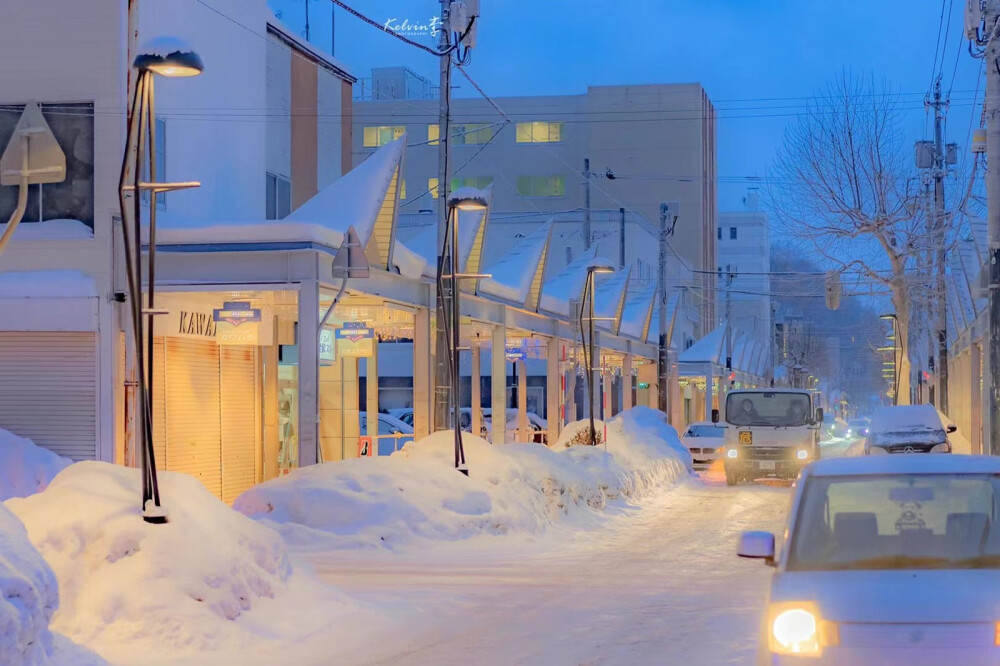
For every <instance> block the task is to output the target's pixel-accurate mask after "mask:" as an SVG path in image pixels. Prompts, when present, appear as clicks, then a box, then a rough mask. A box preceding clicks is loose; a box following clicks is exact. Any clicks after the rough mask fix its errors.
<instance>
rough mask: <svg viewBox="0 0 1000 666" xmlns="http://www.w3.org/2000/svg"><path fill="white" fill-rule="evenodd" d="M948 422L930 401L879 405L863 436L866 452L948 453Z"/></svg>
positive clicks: (949, 451)
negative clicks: (865, 435)
mask: <svg viewBox="0 0 1000 666" xmlns="http://www.w3.org/2000/svg"><path fill="white" fill-rule="evenodd" d="M955 430H956V427H955V425H954V424H951V423H949V424H948V425H947V426H946V425H945V424H944V423H942V422H941V417H940V416H939V415H938V412H937V410H936V409H934V407H933V406H932V405H894V406H890V407H879V408H878V409H876V410H875V413H874V414H873V415H872V424H871V427H870V428H869V429H868V438H867V439H866V440H865V453H866V454H868V455H882V454H886V453H951V442H949V441H948V433H952V432H955Z"/></svg>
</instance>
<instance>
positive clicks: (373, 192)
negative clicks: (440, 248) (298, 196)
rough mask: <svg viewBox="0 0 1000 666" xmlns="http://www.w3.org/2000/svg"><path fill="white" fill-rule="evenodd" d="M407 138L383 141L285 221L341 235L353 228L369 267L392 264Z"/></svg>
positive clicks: (386, 267)
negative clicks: (400, 180)
mask: <svg viewBox="0 0 1000 666" xmlns="http://www.w3.org/2000/svg"><path fill="white" fill-rule="evenodd" d="M405 148H406V134H403V135H402V136H401V137H399V138H398V139H396V140H395V141H393V142H392V143H388V144H386V145H384V146H382V147H381V148H379V149H378V150H376V151H375V152H374V153H372V154H371V155H369V157H368V159H366V160H365V161H364V162H362V163H361V164H360V165H358V166H356V167H355V168H354V169H352V170H350V171H348V172H347V173H346V174H344V175H343V176H342V177H341V178H340V179H338V180H335V181H334V182H333V183H331V184H330V185H327V186H326V187H325V188H323V189H322V190H320V191H319V192H318V193H317V194H316V195H315V196H313V197H312V198H311V199H309V200H308V201H306V202H305V203H304V204H302V205H301V206H299V207H298V208H296V209H295V210H294V211H292V212H291V214H289V215H288V216H287V217H285V219H284V221H283V222H284V223H289V222H299V223H309V224H319V225H321V226H324V227H328V228H330V229H333V230H335V231H339V232H341V233H346V231H347V228H348V227H350V226H353V227H354V228H355V230H357V232H358V237H359V238H360V240H361V244H362V245H363V246H364V248H365V254H366V255H367V256H368V260H369V261H370V262H371V264H372V266H375V267H378V268H381V269H383V270H388V269H389V267H390V266H392V265H393V262H392V249H393V247H392V246H393V243H394V241H395V239H396V218H397V213H398V210H399V187H398V184H399V177H400V176H399V172H400V165H401V164H402V160H403V153H404V152H405Z"/></svg>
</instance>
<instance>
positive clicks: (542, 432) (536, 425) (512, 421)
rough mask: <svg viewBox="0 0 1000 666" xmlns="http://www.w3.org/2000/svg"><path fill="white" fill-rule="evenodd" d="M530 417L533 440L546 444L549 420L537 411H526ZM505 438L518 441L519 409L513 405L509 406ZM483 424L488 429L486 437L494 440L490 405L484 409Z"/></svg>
mask: <svg viewBox="0 0 1000 666" xmlns="http://www.w3.org/2000/svg"><path fill="white" fill-rule="evenodd" d="M526 415H527V417H528V428H529V429H530V430H531V431H532V432H533V435H532V438H531V441H533V442H538V443H540V444H545V443H546V442H547V441H548V433H547V432H546V431H547V430H548V427H549V424H548V421H546V420H545V419H543V418H542V417H541V416H539V415H538V414H536V413H535V412H526ZM506 417H507V418H506V424H505V431H506V434H505V435H504V440H505V441H507V442H516V441H518V439H519V437H518V433H517V410H516V409H514V408H513V407H508V408H507V414H506ZM483 426H484V428H485V430H486V435H485V436H486V437H487V438H488V439H490V440H491V441H492V434H493V410H492V409H490V408H489V407H487V408H485V409H483Z"/></svg>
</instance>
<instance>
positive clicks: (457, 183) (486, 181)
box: [451, 176, 493, 190]
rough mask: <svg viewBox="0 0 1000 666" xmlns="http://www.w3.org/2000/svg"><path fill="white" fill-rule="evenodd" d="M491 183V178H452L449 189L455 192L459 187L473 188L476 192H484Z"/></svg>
mask: <svg viewBox="0 0 1000 666" xmlns="http://www.w3.org/2000/svg"><path fill="white" fill-rule="evenodd" d="M492 183H493V176H467V177H465V178H452V179H451V189H453V190H457V189H458V188H460V187H474V188H476V189H477V190H485V189H486V188H487V187H489V186H490V185H491V184H492Z"/></svg>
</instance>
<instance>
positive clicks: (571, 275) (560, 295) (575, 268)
mask: <svg viewBox="0 0 1000 666" xmlns="http://www.w3.org/2000/svg"><path fill="white" fill-rule="evenodd" d="M596 258H597V246H596V245H592V246H591V247H590V249H589V250H584V251H583V253H582V254H581V255H580V256H579V257H577V258H576V259H574V260H573V261H571V262H569V263H568V264H566V266H565V268H563V269H562V270H561V271H559V272H558V273H556V274H555V275H553V276H552V277H550V278H549V279H548V280H547V281H546V282H545V283H544V284H543V285H542V295H541V298H540V299H539V302H538V309H539V310H544V311H545V312H551V313H552V314H557V315H562V316H563V317H569V316H571V314H572V313H571V312H570V303H571V302H573V301H579V300H580V298H581V297H582V296H583V287H584V285H585V284H586V282H587V268H588V267H589V266H590V265H591V263H592V262H593V261H594V260H595V259H596Z"/></svg>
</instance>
